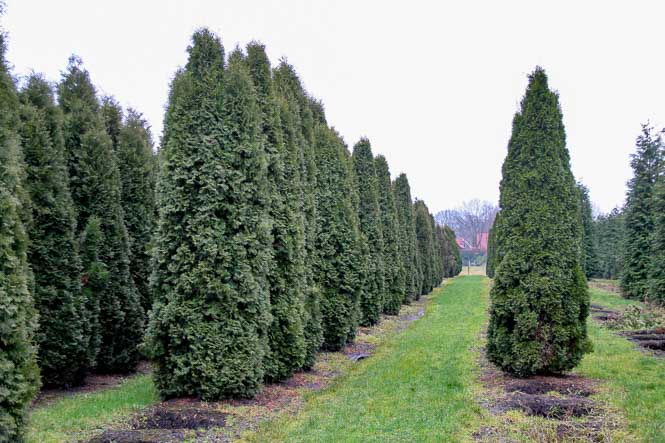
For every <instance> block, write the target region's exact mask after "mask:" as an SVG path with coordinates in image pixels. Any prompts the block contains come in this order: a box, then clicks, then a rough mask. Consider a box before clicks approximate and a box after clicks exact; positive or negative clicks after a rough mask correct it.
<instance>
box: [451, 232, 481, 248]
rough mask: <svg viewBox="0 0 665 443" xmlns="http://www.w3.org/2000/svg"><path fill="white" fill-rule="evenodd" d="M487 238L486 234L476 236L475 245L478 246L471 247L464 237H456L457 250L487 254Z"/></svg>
mask: <svg viewBox="0 0 665 443" xmlns="http://www.w3.org/2000/svg"><path fill="white" fill-rule="evenodd" d="M488 238H489V233H487V232H481V233H480V234H476V242H475V244H476V245H478V246H477V247H475V246H473V245H472V244H471V243H470V242H469V241H468V240H466V239H465V238H464V237H457V238H456V240H457V246H459V248H460V249H462V250H465V251H471V252H487V239H488Z"/></svg>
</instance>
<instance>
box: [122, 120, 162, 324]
mask: <svg viewBox="0 0 665 443" xmlns="http://www.w3.org/2000/svg"><path fill="white" fill-rule="evenodd" d="M116 154H117V158H118V169H119V171H120V182H121V184H122V186H121V187H122V192H121V199H122V207H123V209H124V216H125V217H124V220H125V226H126V227H127V234H128V235H129V244H130V252H131V255H130V272H131V275H132V279H133V280H134V284H135V285H136V289H137V291H138V294H139V297H140V300H141V306H142V308H143V311H144V312H145V313H147V312H148V311H150V309H151V308H152V295H151V293H150V258H151V256H152V251H151V248H152V243H151V240H152V233H153V231H154V229H155V225H156V222H155V212H156V207H155V181H156V174H157V163H156V159H155V154H154V153H153V143H152V136H151V135H150V128H149V127H148V123H147V122H146V120H145V119H144V118H143V117H142V116H141V114H140V113H138V112H136V111H135V110H133V109H129V110H128V111H127V116H126V118H125V121H124V122H123V123H122V125H121V126H120V129H119V131H118V134H117V146H116Z"/></svg>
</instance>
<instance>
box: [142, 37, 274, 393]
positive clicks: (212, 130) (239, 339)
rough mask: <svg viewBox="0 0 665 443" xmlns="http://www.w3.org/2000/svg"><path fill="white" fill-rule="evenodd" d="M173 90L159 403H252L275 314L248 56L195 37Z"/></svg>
mask: <svg viewBox="0 0 665 443" xmlns="http://www.w3.org/2000/svg"><path fill="white" fill-rule="evenodd" d="M192 40H193V41H192V45H191V46H190V47H189V49H188V52H189V60H188V62H187V65H186V67H185V69H184V70H183V71H181V72H179V73H178V74H177V75H176V77H175V79H174V80H173V83H172V85H171V93H170V97H169V105H168V108H167V114H166V120H165V134H164V142H163V147H162V156H163V157H162V160H161V161H162V164H161V168H160V179H159V181H158V192H157V198H158V207H159V222H158V231H157V234H156V235H155V260H154V271H153V278H152V288H153V294H154V296H155V302H154V304H153V310H152V312H151V314H150V324H149V328H148V332H147V334H146V336H147V337H146V350H147V351H148V353H149V355H150V357H151V359H152V360H153V362H154V367H155V372H154V379H155V384H156V385H157V388H158V389H159V392H160V394H161V396H162V397H174V396H182V395H197V396H200V397H202V398H203V399H206V400H213V399H219V398H223V397H251V396H253V395H254V394H255V393H256V392H257V391H258V389H259V388H260V386H261V382H262V380H263V377H264V370H263V359H264V356H265V354H266V350H267V331H268V327H269V325H270V306H269V294H268V288H267V282H266V276H267V273H268V267H269V258H270V235H269V234H270V229H271V226H270V223H269V219H268V217H267V214H266V211H265V208H266V206H267V201H266V200H267V198H268V196H267V195H266V190H267V186H266V185H267V183H266V168H267V160H266V155H265V152H264V151H263V147H262V146H261V142H260V136H259V131H260V128H259V125H260V114H259V110H258V108H257V99H256V94H255V91H254V87H253V84H252V79H251V76H250V73H249V69H248V68H247V65H246V61H245V59H244V57H243V56H242V54H241V53H239V52H235V53H233V54H232V55H231V57H230V59H229V66H228V68H227V69H226V70H225V69H224V49H223V47H222V45H221V42H220V40H219V38H218V37H217V36H216V35H214V34H213V33H211V32H210V31H208V30H205V29H204V30H199V31H197V32H196V33H195V34H194V36H193V39H192Z"/></svg>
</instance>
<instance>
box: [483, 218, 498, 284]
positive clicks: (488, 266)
mask: <svg viewBox="0 0 665 443" xmlns="http://www.w3.org/2000/svg"><path fill="white" fill-rule="evenodd" d="M498 218H499V214H497V215H496V217H495V218H494V223H493V224H492V227H491V228H490V232H489V234H488V235H487V262H486V263H485V274H487V276H488V277H489V278H494V273H495V271H496V266H497V264H498V263H497V262H498V253H497V242H496V231H497V229H498V228H497V225H498V222H497V220H498Z"/></svg>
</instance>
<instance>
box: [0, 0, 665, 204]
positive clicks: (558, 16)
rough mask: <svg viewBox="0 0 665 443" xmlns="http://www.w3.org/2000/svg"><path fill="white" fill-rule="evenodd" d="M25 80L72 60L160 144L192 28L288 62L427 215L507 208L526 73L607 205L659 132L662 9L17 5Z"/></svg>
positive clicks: (67, 0)
mask: <svg viewBox="0 0 665 443" xmlns="http://www.w3.org/2000/svg"><path fill="white" fill-rule="evenodd" d="M6 2H7V11H6V14H5V16H4V17H3V19H2V23H3V27H4V28H5V29H6V30H7V31H8V32H9V51H8V58H9V61H10V63H12V64H13V65H14V72H15V73H16V74H20V75H25V74H27V73H29V72H30V71H31V70H35V71H37V72H43V73H45V74H46V76H47V78H49V79H50V80H54V81H55V80H58V79H59V76H60V72H61V71H62V70H64V68H65V66H66V64H67V58H68V57H69V55H70V54H72V53H75V54H77V55H79V56H81V57H82V58H83V61H84V64H85V66H86V67H87V68H88V69H89V71H90V73H91V75H92V79H93V81H94V83H95V84H96V85H97V87H98V89H99V90H100V92H102V93H105V94H112V95H114V96H115V97H116V98H117V99H118V100H119V101H120V102H121V103H122V104H123V105H125V106H132V107H135V108H137V109H138V110H139V111H141V112H143V113H144V115H145V116H146V117H147V118H148V120H149V121H150V123H151V124H152V126H153V130H154V133H155V136H156V137H155V138H156V139H159V136H160V134H161V128H162V118H163V109H164V106H165V103H166V99H167V94H168V85H169V82H170V79H171V77H172V75H173V73H174V72H175V70H176V68H177V67H178V66H181V65H184V63H185V62H186V47H187V45H188V44H189V39H190V36H191V34H192V32H193V31H194V30H195V29H196V28H197V27H201V26H207V27H209V28H211V29H212V30H213V31H215V32H217V33H218V34H219V35H220V36H221V38H222V41H223V43H224V45H225V47H226V49H227V53H228V52H230V50H231V49H233V47H235V46H236V45H237V44H240V45H242V46H244V45H245V44H246V43H247V42H248V41H250V40H252V39H256V40H260V41H262V42H263V43H265V44H266V46H267V50H268V53H269V55H270V57H271V59H272V61H273V63H276V62H277V61H278V60H279V58H280V57H282V56H286V57H288V60H289V62H290V63H292V64H293V65H294V66H295V67H296V69H297V70H298V72H299V74H300V76H301V78H302V79H303V80H304V83H305V85H306V87H307V89H308V90H309V91H310V93H312V94H313V95H314V96H316V97H318V98H320V99H322V100H323V102H324V104H325V106H326V113H327V117H328V122H329V123H330V124H332V125H334V126H335V127H336V128H337V129H338V130H339V131H340V133H341V134H342V135H343V136H344V137H345V140H346V142H347V143H348V144H349V145H350V146H352V145H353V144H354V143H355V142H356V141H357V140H358V138H359V137H360V136H363V135H364V136H367V137H369V138H370V140H371V141H372V146H373V149H374V151H375V153H382V154H384V155H385V156H386V157H387V159H388V162H389V164H390V167H391V170H392V173H393V175H396V174H397V173H399V172H406V173H407V174H408V176H409V180H410V182H411V187H412V191H413V194H414V196H417V197H419V198H423V199H424V200H425V201H426V202H427V204H428V206H429V208H430V210H431V211H432V212H436V211H438V210H440V209H445V208H449V207H453V206H456V205H457V204H459V203H460V202H461V201H463V200H469V199H472V198H480V199H486V200H490V201H497V200H498V193H499V191H498V184H499V180H500V176H501V164H502V162H503V158H504V156H505V153H506V145H507V142H508V138H509V136H510V128H511V121H512V117H513V114H514V112H515V111H516V110H517V107H518V104H519V101H520V98H521V97H522V94H523V93H524V89H525V87H526V83H527V78H526V75H527V74H528V73H529V72H531V71H532V70H533V68H534V67H535V66H536V65H542V66H543V67H544V68H545V69H546V71H547V73H548V75H549V79H550V85H551V87H553V88H554V89H556V90H558V91H559V93H560V95H561V105H562V108H563V114H564V123H565V125H566V129H567V134H568V148H569V150H570V152H571V157H572V166H573V171H574V173H575V175H576V177H578V178H580V179H582V180H583V181H584V182H585V183H586V184H587V185H588V186H589V188H590V192H591V198H592V200H593V201H594V203H595V204H597V205H598V206H599V208H600V209H601V210H602V211H609V210H610V209H611V208H612V207H613V206H615V205H620V204H622V202H623V200H624V194H625V183H626V181H627V180H628V179H629V177H630V167H629V154H630V153H631V152H632V151H633V147H634V140H635V137H636V136H637V134H638V132H639V130H640V123H641V122H644V121H647V120H650V121H651V122H652V123H653V124H656V125H659V124H662V123H665V107H664V105H665V87H664V86H665V63H663V41H664V40H663V35H664V34H663V17H665V2H662V1H660V2H659V1H635V0H633V1H630V2H628V1H622V2H618V1H617V2H614V1H579V0H578V1H557V2H544V1H533V0H532V1H506V0H504V1H461V0H456V1H450V2H447V1H446V2H443V1H441V2H435V1H430V2H427V1H417V0H410V1H406V2H404V1H400V2H398V1H386V0H384V1H361V0H355V1H323V0H316V1H307V0H299V1H286V0H282V1H249V0H238V1H230V0H225V1H158V0H143V1H139V0H115V1H85V0H77V1H74V0H62V1H38V0H7V1H6Z"/></svg>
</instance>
